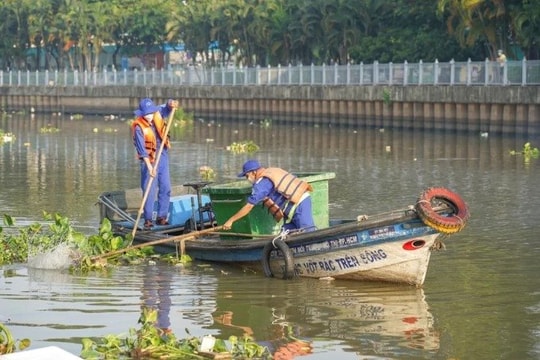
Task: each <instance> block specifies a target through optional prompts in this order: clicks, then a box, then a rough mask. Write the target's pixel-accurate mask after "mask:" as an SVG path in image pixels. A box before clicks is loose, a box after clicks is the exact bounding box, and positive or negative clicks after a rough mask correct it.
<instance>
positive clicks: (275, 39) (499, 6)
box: [0, 0, 540, 70]
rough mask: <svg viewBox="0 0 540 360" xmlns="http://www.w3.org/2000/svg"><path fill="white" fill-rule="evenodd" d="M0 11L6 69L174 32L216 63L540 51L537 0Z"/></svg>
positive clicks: (191, 3) (110, 5)
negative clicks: (501, 50) (500, 50)
mask: <svg viewBox="0 0 540 360" xmlns="http://www.w3.org/2000/svg"><path fill="white" fill-rule="evenodd" d="M0 16H1V17H2V19H3V21H2V22H0V30H1V31H2V34H3V37H2V38H1V39H0V68H2V69H29V70H36V69H38V68H39V69H49V70H54V69H60V70H62V69H65V68H68V69H71V70H73V69H83V70H94V69H98V68H100V66H102V65H101V64H100V63H99V54H100V53H101V52H102V51H103V47H104V45H106V44H107V45H111V46H113V47H114V49H115V50H114V63H115V64H117V63H118V57H119V56H120V55H127V56H129V55H133V54H144V53H148V52H151V51H153V50H154V49H156V48H157V49H159V48H161V47H162V46H163V45H164V44H165V43H166V42H171V43H181V44H183V45H184V46H185V49H186V51H187V52H188V53H189V54H191V55H195V54H198V55H199V57H200V58H201V59H202V62H203V63H204V64H205V65H208V66H223V65H226V64H228V63H230V62H231V61H234V62H236V65H243V66H256V65H258V66H267V65H272V66H276V65H279V64H281V65H288V64H295V65H296V64H305V65H309V64H322V63H325V64H330V63H334V62H335V63H339V64H345V63H348V62H356V63H359V62H373V61H375V60H378V61H379V62H389V61H392V62H403V61H409V62H418V61H419V60H425V61H434V60H435V59H438V60H440V61H448V60H450V59H455V60H465V59H467V58H471V59H473V60H484V59H486V58H494V56H495V53H496V51H497V49H503V50H504V51H505V52H506V53H507V55H508V57H509V58H510V59H512V58H514V59H516V58H519V57H520V56H522V55H524V56H526V57H527V58H528V59H537V58H538V57H539V55H540V50H539V40H540V39H539V37H540V35H539V34H540V20H538V19H540V2H538V1H534V0H438V1H435V2H433V1H427V0H423V1H412V0H220V1H213V0H184V1H178V0H4V1H3V2H1V3H0ZM218 53H219V54H221V56H218ZM191 59H192V60H193V61H195V56H192V57H191Z"/></svg>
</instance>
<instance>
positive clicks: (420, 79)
mask: <svg viewBox="0 0 540 360" xmlns="http://www.w3.org/2000/svg"><path fill="white" fill-rule="evenodd" d="M423 77H424V63H423V62H422V60H420V61H419V62H418V85H422V84H423V81H424V79H423Z"/></svg>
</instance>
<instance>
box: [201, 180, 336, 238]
mask: <svg viewBox="0 0 540 360" xmlns="http://www.w3.org/2000/svg"><path fill="white" fill-rule="evenodd" d="M293 174H294V175H296V176H298V177H299V178H301V179H302V180H305V181H307V182H308V183H310V184H311V186H312V187H313V192H312V193H311V197H312V203H313V219H314V221H315V225H316V226H317V228H319V229H322V228H325V227H328V224H329V214H328V180H330V179H333V178H335V177H336V174H335V173H332V172H328V173H293ZM203 193H206V194H208V195H210V199H211V200H212V208H213V210H214V214H215V216H216V221H217V223H218V225H223V224H224V223H225V221H227V220H228V219H229V218H230V217H231V216H232V215H234V214H235V213H236V212H237V211H238V210H240V209H241V208H242V206H244V205H245V204H246V199H247V197H248V196H249V195H250V194H251V183H249V182H248V181H247V180H240V181H235V182H231V183H226V184H221V185H212V186H209V187H206V188H204V189H203ZM281 225H282V224H281V223H276V221H275V220H274V218H273V217H272V215H270V214H269V213H268V210H267V209H266V208H265V207H264V206H263V205H262V204H258V205H257V206H255V207H254V208H253V210H251V212H250V213H249V214H248V215H247V216H245V217H243V218H242V219H240V220H238V221H236V222H235V223H234V224H233V227H232V229H231V232H234V233H242V234H252V235H269V234H278V233H279V230H280V228H281Z"/></svg>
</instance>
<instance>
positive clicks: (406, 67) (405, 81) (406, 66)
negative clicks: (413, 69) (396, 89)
mask: <svg viewBox="0 0 540 360" xmlns="http://www.w3.org/2000/svg"><path fill="white" fill-rule="evenodd" d="M408 83H409V63H408V62H407V60H405V62H404V63H403V85H404V86H407V84H408Z"/></svg>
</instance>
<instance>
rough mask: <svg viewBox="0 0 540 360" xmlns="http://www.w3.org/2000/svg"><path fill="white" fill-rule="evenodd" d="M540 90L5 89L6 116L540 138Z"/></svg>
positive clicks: (0, 97)
mask: <svg viewBox="0 0 540 360" xmlns="http://www.w3.org/2000/svg"><path fill="white" fill-rule="evenodd" d="M539 89H540V87H538V86H433V85H423V86H329V85H327V86H318V85H317V86H310V85H297V86H283V85H277V86H181V87H180V86H170V87H167V86H155V87H152V86H146V87H145V86H69V87H58V86H53V87H45V86H43V87H36V86H24V87H14V86H3V87H0V106H1V107H2V109H4V110H7V111H11V110H21V109H25V110H26V111H30V109H33V110H34V111H36V112H63V113H82V114H103V115H107V114H115V115H124V116H131V115H132V114H133V110H134V109H136V108H137V106H138V102H139V100H140V99H141V98H143V97H151V98H152V99H154V100H155V101H156V102H164V101H165V100H166V99H168V98H174V99H179V100H180V101H181V104H182V107H183V108H184V109H185V110H186V111H188V112H193V113H194V115H195V117H203V118H213V119H219V118H227V119H245V120H246V121H253V120H255V121H257V120H262V119H272V120H273V121H291V122H299V123H321V124H328V123H332V124H335V125H341V126H354V127H384V128H407V129H444V130H456V131H467V132H490V133H502V134H526V135H540V91H539Z"/></svg>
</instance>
